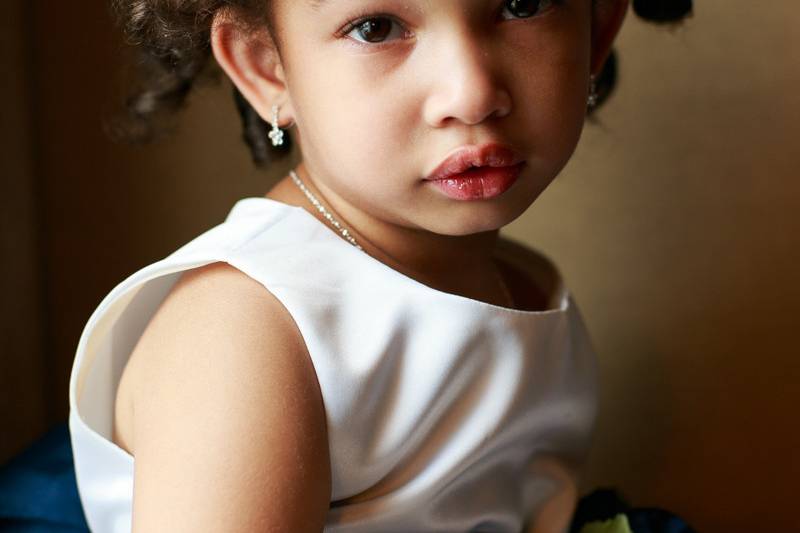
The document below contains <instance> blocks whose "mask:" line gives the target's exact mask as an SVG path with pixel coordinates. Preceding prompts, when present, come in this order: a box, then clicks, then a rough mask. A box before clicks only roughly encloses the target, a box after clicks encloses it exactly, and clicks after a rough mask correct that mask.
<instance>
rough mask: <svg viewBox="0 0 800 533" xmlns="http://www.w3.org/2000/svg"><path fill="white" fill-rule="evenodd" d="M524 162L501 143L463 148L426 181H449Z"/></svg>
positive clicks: (434, 171)
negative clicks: (467, 174)
mask: <svg viewBox="0 0 800 533" xmlns="http://www.w3.org/2000/svg"><path fill="white" fill-rule="evenodd" d="M524 160H525V159H524V158H523V157H522V156H521V155H520V154H519V153H518V152H516V151H515V150H513V149H511V148H509V147H508V146H505V145H502V144H499V143H486V144H482V145H480V146H462V147H460V148H458V149H456V150H455V151H454V152H453V153H452V154H450V155H449V156H448V157H447V158H446V159H445V160H444V161H442V162H441V163H440V164H439V166H437V167H436V168H435V169H434V170H433V172H431V173H430V174H429V175H428V177H426V178H425V179H426V180H442V179H447V178H450V177H453V176H456V175H458V174H463V173H464V172H466V171H468V170H470V169H475V168H480V167H495V168H496V167H512V166H514V165H517V164H519V163H522V162H523V161H524Z"/></svg>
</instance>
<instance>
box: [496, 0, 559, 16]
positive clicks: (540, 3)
mask: <svg viewBox="0 0 800 533" xmlns="http://www.w3.org/2000/svg"><path fill="white" fill-rule="evenodd" d="M563 1H564V0H506V1H505V2H504V3H503V8H504V10H506V9H507V10H508V12H509V13H511V14H512V15H513V16H514V17H517V18H530V17H533V16H535V15H536V14H537V13H539V12H541V11H542V10H543V9H545V8H548V7H550V6H551V5H552V4H558V3H559V2H563Z"/></svg>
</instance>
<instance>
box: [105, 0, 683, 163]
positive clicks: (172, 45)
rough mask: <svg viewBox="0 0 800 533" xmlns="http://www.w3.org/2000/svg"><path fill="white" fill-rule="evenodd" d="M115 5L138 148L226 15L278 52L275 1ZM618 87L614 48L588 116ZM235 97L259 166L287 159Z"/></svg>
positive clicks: (653, 12)
mask: <svg viewBox="0 0 800 533" xmlns="http://www.w3.org/2000/svg"><path fill="white" fill-rule="evenodd" d="M111 1H112V9H113V11H114V13H115V15H116V18H117V20H118V22H119V24H120V25H121V26H122V27H123V29H124V32H125V35H126V37H127V39H128V42H129V43H130V44H132V45H133V46H135V47H136V52H137V55H138V58H139V64H140V66H141V76H140V80H139V84H138V86H137V87H136V88H135V89H134V91H133V92H132V94H131V95H130V96H129V97H128V99H127V101H126V105H125V113H124V114H123V116H122V117H120V119H119V120H117V121H116V122H115V123H113V126H112V128H110V130H109V133H110V134H111V136H112V137H113V138H115V139H117V140H126V141H129V142H134V143H141V142H148V141H150V140H152V139H153V138H155V137H156V136H157V134H158V133H159V129H158V128H157V124H158V123H159V122H160V120H161V119H163V118H164V117H165V116H166V115H169V114H172V113H173V112H175V111H177V110H179V109H180V108H181V107H183V105H184V104H185V102H186V98H187V96H188V94H189V92H190V91H191V89H192V87H193V86H195V85H196V84H197V83H199V82H200V81H201V80H203V79H208V78H213V77H214V75H215V73H214V72H213V71H212V69H211V66H210V65H211V64H212V63H213V62H211V61H210V60H209V59H210V57H211V55H212V51H211V23H212V21H213V19H214V15H215V14H216V13H217V12H218V11H219V10H220V9H222V8H228V9H231V8H232V9H234V10H236V11H237V12H238V13H240V14H241V15H243V16H242V20H244V21H246V22H248V23H250V24H252V25H253V26H254V27H255V26H257V25H265V26H266V28H267V30H268V31H269V32H270V34H271V35H272V36H273V39H274V41H275V44H276V46H278V48H280V41H279V39H278V35H277V34H276V31H275V30H276V28H275V23H274V14H273V11H272V2H269V1H266V2H265V0H111ZM602 1H604V0H593V2H602ZM632 7H633V11H634V13H635V14H636V15H637V16H639V17H640V18H642V19H644V20H646V21H649V22H653V23H658V24H670V23H676V22H679V21H681V20H682V19H684V18H686V17H688V16H690V15H691V12H692V0H633V4H632ZM279 51H280V50H279ZM616 82H617V52H616V51H615V50H613V49H612V50H611V53H610V54H609V57H608V59H607V60H606V62H605V64H604V65H603V69H602V70H601V72H600V73H599V75H598V76H597V80H596V88H597V104H596V105H595V106H594V107H592V108H590V109H589V114H590V115H591V114H592V113H593V112H594V110H595V109H597V107H599V106H601V105H602V104H603V102H604V101H606V100H607V99H608V97H609V95H610V94H611V92H612V91H613V89H614V86H615V85H616ZM233 97H234V101H235V104H236V109H237V110H238V112H239V115H240V116H241V120H242V137H243V140H244V141H245V143H247V145H248V146H249V148H250V152H251V155H252V158H253V162H254V163H255V164H256V165H257V166H259V167H261V166H265V165H267V164H269V163H270V162H271V161H275V160H278V159H280V158H283V157H285V156H286V155H288V153H289V152H290V151H291V149H292V139H291V135H290V132H288V131H286V132H284V142H283V144H282V145H280V146H273V145H272V143H271V142H270V141H269V139H268V137H267V134H268V132H269V130H270V125H269V124H268V123H267V122H266V121H264V119H262V118H261V116H260V115H259V114H258V113H257V112H256V110H255V109H254V108H253V107H252V106H251V105H250V103H249V102H248V101H247V100H246V99H245V98H244V96H242V94H241V93H240V92H239V91H238V89H236V88H235V86H234V89H233Z"/></svg>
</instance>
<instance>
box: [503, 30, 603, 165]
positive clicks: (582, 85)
mask: <svg viewBox="0 0 800 533" xmlns="http://www.w3.org/2000/svg"><path fill="white" fill-rule="evenodd" d="M562 31H565V30H564V29H563V28H562ZM567 31H571V33H562V34H561V35H560V38H558V39H553V38H550V39H548V38H547V36H546V35H543V36H542V40H541V42H532V43H529V44H530V46H527V47H521V48H519V52H518V53H519V56H518V57H516V58H515V60H516V64H517V65H520V66H519V67H517V69H516V72H518V73H519V75H518V77H517V78H516V79H517V80H518V81H517V87H516V94H515V104H516V106H517V111H518V112H519V113H520V115H521V118H520V120H521V121H522V122H523V123H524V125H525V126H524V128H523V129H524V131H526V133H527V135H528V139H527V143H529V146H530V147H531V150H532V153H533V157H534V158H539V159H540V161H541V164H543V165H547V166H551V167H554V168H560V167H561V166H563V164H565V163H566V160H567V159H569V157H570V155H571V154H572V152H573V151H574V149H575V146H576V145H577V142H578V140H579V138H580V135H581V131H582V129H583V125H584V120H585V114H586V99H587V96H588V77H589V57H590V54H589V43H588V39H587V38H586V36H585V32H582V31H579V28H577V27H575V28H571V29H568V30H567ZM523 55H524V57H522V56H523ZM522 65H524V66H522Z"/></svg>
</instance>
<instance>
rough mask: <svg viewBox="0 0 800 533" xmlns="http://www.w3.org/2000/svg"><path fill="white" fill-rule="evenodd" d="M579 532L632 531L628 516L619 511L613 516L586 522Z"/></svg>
mask: <svg viewBox="0 0 800 533" xmlns="http://www.w3.org/2000/svg"><path fill="white" fill-rule="evenodd" d="M580 533H633V532H632V531H631V526H630V524H628V517H627V516H625V515H624V514H622V513H620V514H618V515H617V516H615V517H614V518H611V519H609V520H603V521H595V522H587V523H586V524H584V525H583V527H582V528H581V530H580Z"/></svg>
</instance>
